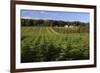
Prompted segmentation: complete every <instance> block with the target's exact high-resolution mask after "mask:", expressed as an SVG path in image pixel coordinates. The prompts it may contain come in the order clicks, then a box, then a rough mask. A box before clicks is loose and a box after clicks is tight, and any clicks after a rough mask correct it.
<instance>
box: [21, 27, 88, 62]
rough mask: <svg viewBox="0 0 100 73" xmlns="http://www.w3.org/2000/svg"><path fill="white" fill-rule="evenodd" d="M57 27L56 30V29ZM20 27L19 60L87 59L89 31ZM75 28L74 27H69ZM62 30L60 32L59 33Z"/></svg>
mask: <svg viewBox="0 0 100 73" xmlns="http://www.w3.org/2000/svg"><path fill="white" fill-rule="evenodd" d="M56 29H57V31H56ZM59 30H60V32H59V31H58V28H52V27H32V26H30V27H28V26H26V27H23V26H22V28H21V62H44V61H65V60H85V59H89V33H88V32H84V33H78V32H75V33H74V32H71V33H63V31H64V30H68V28H62V29H61V28H60V29H59ZM70 30H76V28H75V29H74V28H72V29H71V28H70ZM61 31H62V33H61Z"/></svg>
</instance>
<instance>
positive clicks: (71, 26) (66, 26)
mask: <svg viewBox="0 0 100 73" xmlns="http://www.w3.org/2000/svg"><path fill="white" fill-rule="evenodd" d="M64 27H65V28H73V27H75V26H74V25H65V26H64Z"/></svg>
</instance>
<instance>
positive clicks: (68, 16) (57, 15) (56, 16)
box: [21, 10, 90, 22]
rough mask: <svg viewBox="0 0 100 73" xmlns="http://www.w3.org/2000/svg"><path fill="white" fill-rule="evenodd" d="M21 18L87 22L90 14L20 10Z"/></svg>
mask: <svg viewBox="0 0 100 73" xmlns="http://www.w3.org/2000/svg"><path fill="white" fill-rule="evenodd" d="M21 18H26V19H48V20H62V21H80V22H89V20H90V14H89V13H87V12H61V11H43V10H21Z"/></svg>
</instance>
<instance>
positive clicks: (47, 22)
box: [21, 19, 89, 27]
mask: <svg viewBox="0 0 100 73" xmlns="http://www.w3.org/2000/svg"><path fill="white" fill-rule="evenodd" d="M65 25H67V26H86V27H89V23H84V22H80V21H71V22H70V21H57V20H42V19H38V20H37V19H21V26H57V27H64V26H65Z"/></svg>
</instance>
